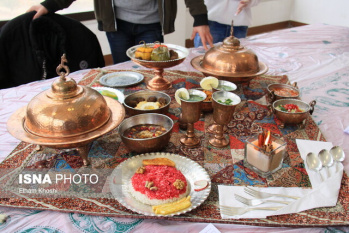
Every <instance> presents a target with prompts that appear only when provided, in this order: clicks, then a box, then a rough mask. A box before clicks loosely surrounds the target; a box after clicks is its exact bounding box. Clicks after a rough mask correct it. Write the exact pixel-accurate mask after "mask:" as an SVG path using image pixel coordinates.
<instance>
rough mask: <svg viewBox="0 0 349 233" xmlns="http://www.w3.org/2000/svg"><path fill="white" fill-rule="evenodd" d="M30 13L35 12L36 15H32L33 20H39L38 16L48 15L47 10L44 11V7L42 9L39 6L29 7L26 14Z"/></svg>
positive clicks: (41, 6)
mask: <svg viewBox="0 0 349 233" xmlns="http://www.w3.org/2000/svg"><path fill="white" fill-rule="evenodd" d="M30 11H36V14H35V15H34V17H33V19H36V18H39V17H40V16H42V15H46V14H47V13H48V10H47V9H46V7H44V6H43V5H41V4H39V5H34V6H32V7H30V8H29V9H28V10H27V12H30Z"/></svg>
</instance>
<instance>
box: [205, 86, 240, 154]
mask: <svg viewBox="0 0 349 233" xmlns="http://www.w3.org/2000/svg"><path fill="white" fill-rule="evenodd" d="M229 99H230V100H231V101H232V102H231V103H230V104H225V103H224V102H226V100H229ZM220 102H222V103H220ZM240 102H241V99H240V97H239V96H238V95H236V94H234V93H231V92H227V91H217V92H214V93H213V94H212V106H213V120H214V121H215V122H216V124H217V126H216V129H215V132H214V137H213V138H211V139H209V143H210V144H211V145H212V146H214V147H218V148H222V147H226V146H227V145H229V139H227V138H225V137H224V132H223V127H224V125H226V124H228V123H229V122H230V121H231V119H232V117H233V114H234V111H235V107H236V105H238V104H239V103H240Z"/></svg>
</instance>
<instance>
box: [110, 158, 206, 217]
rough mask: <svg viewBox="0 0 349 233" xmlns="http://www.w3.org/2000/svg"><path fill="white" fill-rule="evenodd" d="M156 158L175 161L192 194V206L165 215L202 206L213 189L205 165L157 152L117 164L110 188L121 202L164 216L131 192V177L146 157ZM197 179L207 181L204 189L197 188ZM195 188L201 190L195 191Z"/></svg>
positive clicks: (137, 209) (143, 211) (124, 204)
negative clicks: (137, 198)
mask: <svg viewBox="0 0 349 233" xmlns="http://www.w3.org/2000/svg"><path fill="white" fill-rule="evenodd" d="M154 158H168V159H170V160H172V161H173V162H175V164H176V168H177V169H178V170H180V171H181V172H182V173H183V175H184V176H185V178H186V179H187V182H188V183H189V189H190V191H189V194H188V195H190V196H191V206H190V207H189V208H187V209H184V210H181V211H178V212H175V213H172V214H169V215H165V216H174V215H180V214H184V213H187V212H189V211H191V210H193V209H195V208H197V207H198V206H200V205H201V204H202V203H203V202H204V201H205V200H206V199H207V197H208V195H209V194H210V191H211V180H210V177H209V175H208V173H207V172H206V170H205V169H204V168H203V167H201V166H200V165H199V164H198V163H196V162H195V161H193V160H191V159H189V158H186V157H184V156H180V155H177V154H170V153H163V152H161V153H160V152H157V153H147V154H141V155H137V156H135V157H132V158H129V159H127V160H126V161H124V162H122V163H121V164H120V165H119V166H117V167H116V168H115V170H114V171H113V172H112V174H111V179H110V190H111V192H112V194H113V196H114V197H115V198H116V200H117V201H118V202H119V203H120V204H122V205H123V206H124V207H126V208H127V209H129V210H132V211H134V212H137V213H139V214H144V215H148V216H164V215H160V214H155V213H154V212H153V210H152V206H150V205H146V204H143V203H141V202H139V201H138V200H136V199H135V198H134V197H133V196H132V195H131V194H130V192H129V183H130V182H131V178H132V176H133V175H134V174H135V172H136V170H137V169H138V168H139V167H141V166H142V161H143V160H144V159H154ZM197 181H207V182H208V185H207V187H203V188H202V189H197V188H195V187H197V186H196V185H195V184H194V183H195V182H196V184H197ZM195 189H196V190H199V191H195Z"/></svg>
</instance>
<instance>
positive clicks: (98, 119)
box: [7, 55, 125, 148]
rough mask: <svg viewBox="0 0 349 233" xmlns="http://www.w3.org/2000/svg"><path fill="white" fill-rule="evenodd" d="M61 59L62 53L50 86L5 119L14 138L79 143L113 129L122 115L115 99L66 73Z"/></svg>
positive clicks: (59, 144) (57, 145)
mask: <svg viewBox="0 0 349 233" xmlns="http://www.w3.org/2000/svg"><path fill="white" fill-rule="evenodd" d="M64 62H66V59H65V55H63V57H62V63H61V64H60V65H59V66H58V67H57V73H58V74H60V77H59V78H58V79H56V80H55V81H54V82H53V84H52V86H51V89H49V90H46V91H43V92H41V93H39V94H38V95H37V96H35V97H34V98H33V99H32V100H31V101H30V102H29V104H28V105H27V106H25V107H22V108H20V109H18V110H17V111H16V112H15V113H14V114H12V116H11V117H10V119H9V120H8V122H7V129H8V131H9V132H10V133H11V134H12V135H13V136H15V137H16V138H18V139H20V140H22V141H25V142H29V143H33V144H38V145H46V146H51V147H55V148H71V147H78V146H81V145H82V144H86V143H88V142H90V141H92V140H94V139H95V138H97V137H100V136H102V135H104V134H106V133H108V132H109V131H111V130H113V129H115V128H116V127H117V126H118V125H119V124H120V123H121V121H122V120H123V119H124V117H125V109H124V108H123V106H122V105H121V104H120V103H119V102H118V101H116V100H114V99H112V98H109V97H103V96H102V95H101V94H100V93H99V92H97V91H96V90H94V89H92V88H90V87H85V86H80V85H77V84H76V82H75V80H74V79H72V78H70V77H66V75H68V74H69V68H68V67H67V66H65V65H64ZM61 70H65V71H66V72H63V71H61Z"/></svg>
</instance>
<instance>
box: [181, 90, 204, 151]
mask: <svg viewBox="0 0 349 233" xmlns="http://www.w3.org/2000/svg"><path fill="white" fill-rule="evenodd" d="M188 91H189V95H197V96H200V97H202V100H201V101H187V100H183V99H181V108H182V113H181V115H180V118H179V122H180V124H181V123H186V124H187V132H186V134H185V135H184V136H182V137H181V138H180V139H179V142H180V143H181V144H182V145H184V146H186V147H188V148H195V147H197V146H199V145H200V139H199V138H198V137H197V136H196V135H195V132H194V123H195V122H197V121H198V120H199V119H200V114H201V106H202V105H201V104H202V102H203V100H204V99H206V97H207V96H206V94H205V93H204V92H203V91H200V90H197V89H190V90H188Z"/></svg>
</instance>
